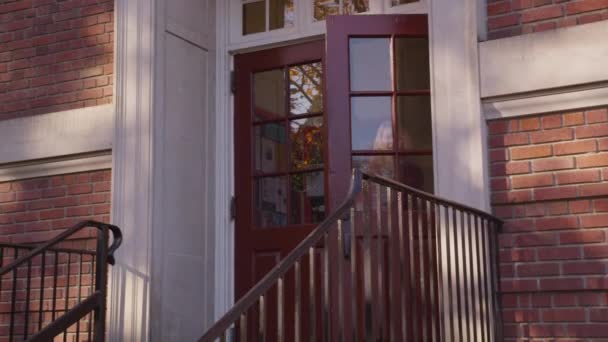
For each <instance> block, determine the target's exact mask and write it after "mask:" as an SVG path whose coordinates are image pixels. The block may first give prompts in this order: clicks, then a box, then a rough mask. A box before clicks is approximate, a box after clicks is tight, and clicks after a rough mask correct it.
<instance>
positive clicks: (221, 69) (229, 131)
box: [213, 4, 235, 320]
mask: <svg viewBox="0 0 608 342" xmlns="http://www.w3.org/2000/svg"><path fill="white" fill-rule="evenodd" d="M227 11H228V10H227V8H226V6H222V5H219V4H218V5H217V6H216V16H215V17H216V21H217V22H216V32H217V33H216V44H215V45H216V84H215V97H216V103H215V105H216V107H215V113H217V114H216V115H214V117H213V119H214V123H215V132H216V134H215V143H214V147H215V156H216V160H215V164H214V166H215V170H214V174H215V189H214V195H215V198H214V200H213V201H214V203H215V223H216V224H215V291H216V293H215V303H214V304H215V305H214V313H213V314H214V318H215V319H216V320H217V319H219V318H221V317H222V315H223V314H224V313H226V311H228V309H230V307H231V306H232V305H233V304H234V273H235V270H234V221H232V218H231V217H230V200H231V198H232V196H233V195H234V167H233V165H234V132H233V127H234V126H233V122H234V121H233V118H234V110H233V100H234V98H233V96H232V95H231V94H230V91H229V86H230V70H232V61H233V58H232V56H231V55H230V54H229V53H228V39H229V35H230V32H229V31H230V28H229V19H228V16H227Z"/></svg>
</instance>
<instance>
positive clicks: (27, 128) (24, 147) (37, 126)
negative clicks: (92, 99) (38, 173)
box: [0, 105, 114, 164]
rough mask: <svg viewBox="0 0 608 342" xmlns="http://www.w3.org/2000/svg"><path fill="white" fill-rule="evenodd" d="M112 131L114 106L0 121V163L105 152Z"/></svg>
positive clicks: (110, 142) (109, 143)
mask: <svg viewBox="0 0 608 342" xmlns="http://www.w3.org/2000/svg"><path fill="white" fill-rule="evenodd" d="M113 133H114V106H113V105H103V106H96V107H89V108H82V109H75V110H68V111H63V112H56V113H49V114H42V115H36V116H28V117H23V118H16V119H11V120H4V121H0V137H2V148H1V149H0V164H7V163H15V162H22V161H27V160H36V159H46V158H54V157H60V156H67V155H73V154H82V153H90V152H96V151H107V150H110V149H111V148H112V139H113Z"/></svg>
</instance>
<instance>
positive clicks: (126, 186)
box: [108, 0, 215, 342]
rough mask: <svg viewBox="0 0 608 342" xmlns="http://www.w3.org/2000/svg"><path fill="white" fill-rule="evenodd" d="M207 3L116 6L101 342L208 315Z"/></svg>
mask: <svg viewBox="0 0 608 342" xmlns="http://www.w3.org/2000/svg"><path fill="white" fill-rule="evenodd" d="M214 3H215V2H214V1H208V0H129V1H116V18H117V20H116V22H117V29H116V41H117V46H116V56H117V58H116V92H115V93H116V113H117V114H116V121H115V123H116V124H115V127H116V130H115V138H114V143H115V145H114V157H115V158H114V165H113V179H114V182H113V189H112V191H113V192H112V195H113V199H112V220H113V222H114V223H116V224H117V225H119V226H120V227H121V229H122V230H123V234H124V240H123V241H124V242H123V246H121V248H120V251H119V252H118V253H117V255H116V258H117V263H116V266H114V267H113V268H112V272H111V279H110V282H109V284H110V285H109V286H110V296H111V298H110V302H109V307H110V312H109V315H108V316H109V325H108V329H109V331H108V339H109V340H111V341H129V342H131V341H193V340H196V338H198V337H200V336H201V335H202V333H203V332H204V329H205V328H206V327H207V326H208V325H209V324H210V322H212V321H213V308H214V303H213V292H214V276H213V275H214V264H213V260H214V253H215V251H214V233H215V231H214V229H215V225H214V224H213V220H214V215H213V213H214V205H213V202H212V201H211V200H212V195H213V193H214V190H213V186H214V183H213V172H214V170H213V167H212V165H213V161H214V159H215V158H214V150H213V149H212V146H214V143H215V134H214V129H213V125H214V123H213V120H212V116H211V113H213V112H214V106H215V102H214V98H215V93H214V92H215V90H214V89H215V88H214V80H215V77H214V75H215V34H214V32H215V29H214V25H215V22H214V13H215V7H214Z"/></svg>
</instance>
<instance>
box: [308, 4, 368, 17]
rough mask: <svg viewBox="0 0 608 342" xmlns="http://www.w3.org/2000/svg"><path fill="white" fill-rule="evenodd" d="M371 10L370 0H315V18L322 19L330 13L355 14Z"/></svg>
mask: <svg viewBox="0 0 608 342" xmlns="http://www.w3.org/2000/svg"><path fill="white" fill-rule="evenodd" d="M367 11H369V0H342V10H340V0H314V20H315V21H322V20H325V18H327V16H328V15H338V14H355V13H363V12H367Z"/></svg>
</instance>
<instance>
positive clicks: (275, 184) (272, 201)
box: [253, 176, 287, 227]
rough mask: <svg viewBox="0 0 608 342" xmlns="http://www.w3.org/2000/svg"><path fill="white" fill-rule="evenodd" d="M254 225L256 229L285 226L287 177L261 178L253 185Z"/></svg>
mask: <svg viewBox="0 0 608 342" xmlns="http://www.w3.org/2000/svg"><path fill="white" fill-rule="evenodd" d="M253 196H254V205H255V209H254V214H253V219H254V223H255V224H256V226H258V227H270V226H283V225H286V224H287V177H286V176H282V177H263V178H258V179H256V180H255V184H254V193H253Z"/></svg>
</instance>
